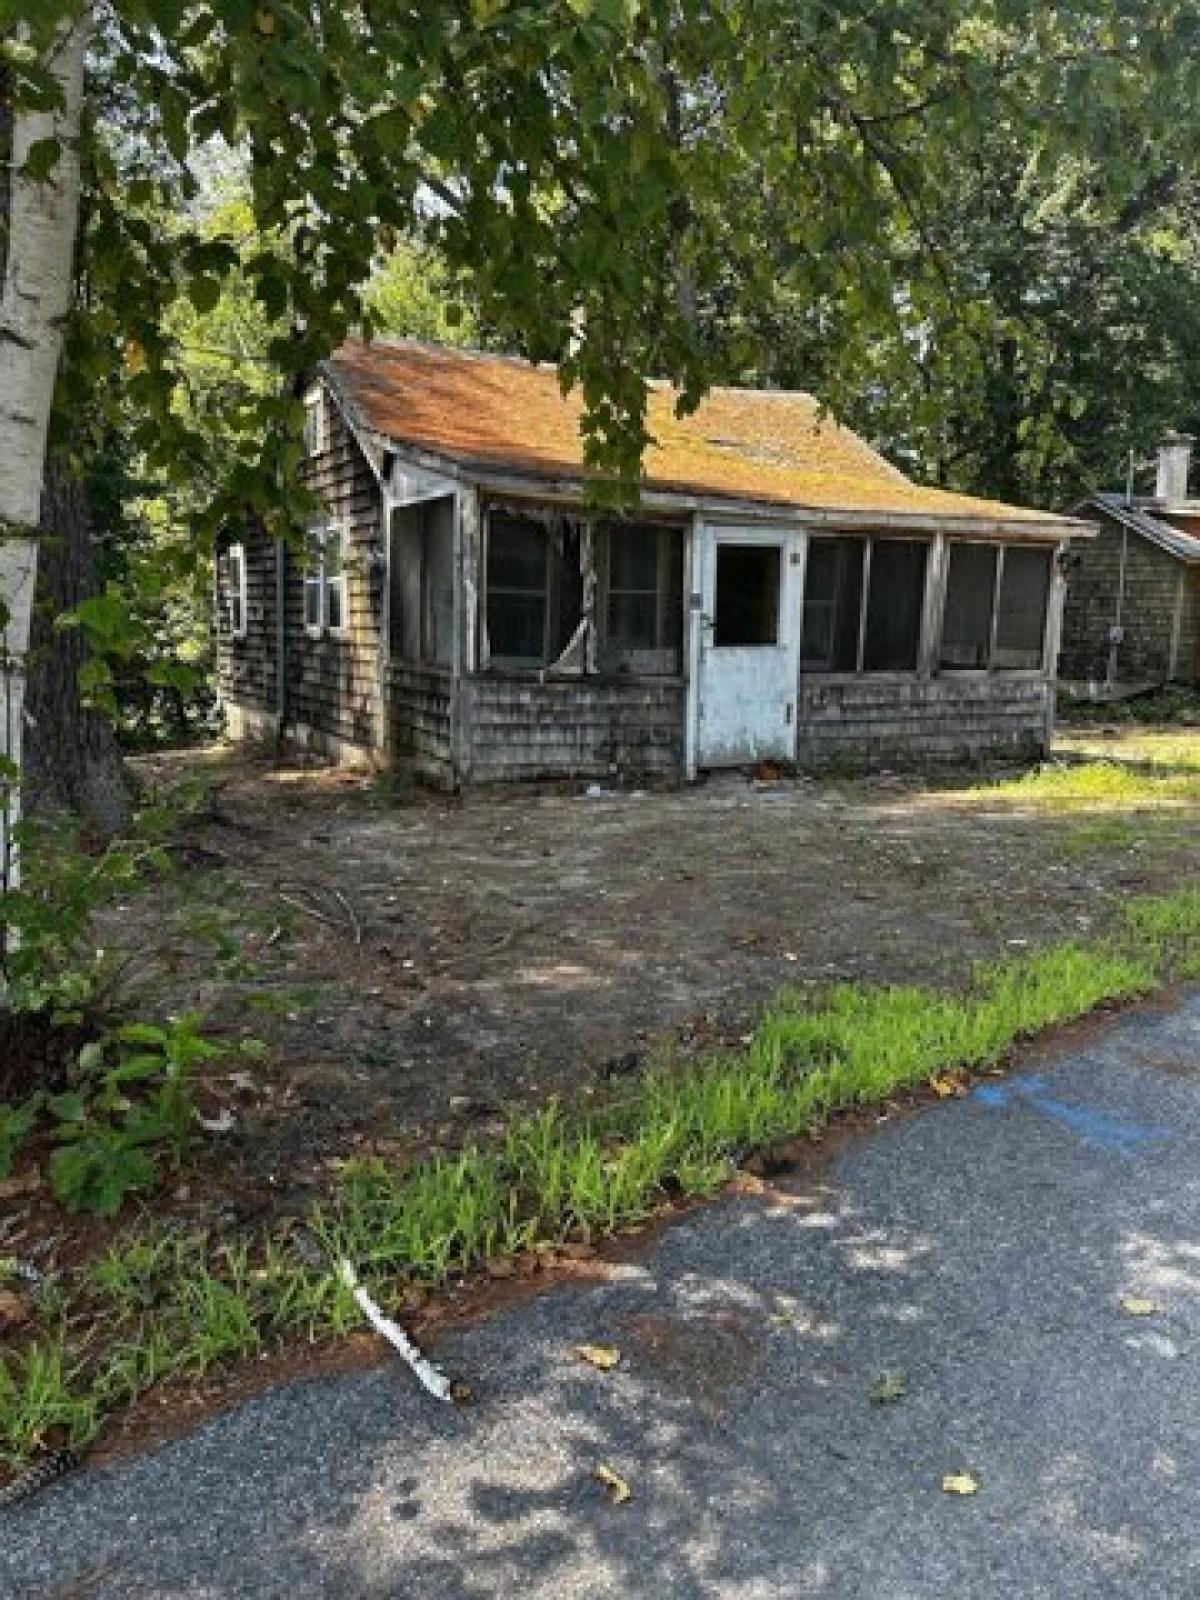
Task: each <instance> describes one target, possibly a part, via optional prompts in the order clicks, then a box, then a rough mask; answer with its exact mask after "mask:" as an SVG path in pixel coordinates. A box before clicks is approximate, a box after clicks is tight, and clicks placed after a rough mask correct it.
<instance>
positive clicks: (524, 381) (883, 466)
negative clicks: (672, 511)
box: [323, 341, 1086, 536]
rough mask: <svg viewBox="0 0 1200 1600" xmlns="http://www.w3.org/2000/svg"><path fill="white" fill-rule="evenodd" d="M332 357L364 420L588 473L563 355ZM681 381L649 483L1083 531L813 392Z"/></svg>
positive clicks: (395, 433) (781, 502) (540, 467)
mask: <svg viewBox="0 0 1200 1600" xmlns="http://www.w3.org/2000/svg"><path fill="white" fill-rule="evenodd" d="M323 370H324V372H325V374H326V376H328V377H329V378H330V379H331V381H332V383H333V386H334V388H335V389H336V390H337V391H338V393H339V394H340V396H341V397H342V399H343V401H344V402H345V403H346V405H347V407H348V410H349V412H350V415H351V418H352V420H357V422H358V423H359V425H360V426H363V427H365V428H368V429H369V430H371V431H372V432H374V433H376V434H378V435H381V436H383V437H384V438H386V439H388V440H390V441H392V442H394V443H396V444H398V445H401V446H403V445H406V444H407V445H409V446H411V447H415V448H418V449H421V450H423V451H427V452H429V453H430V454H433V455H436V456H439V457H441V458H443V459H448V460H450V461H452V462H455V463H457V464H459V465H460V466H463V467H466V468H473V469H476V470H477V471H479V470H482V471H484V472H487V471H491V472H509V473H515V474H519V475H522V476H532V477H535V478H542V479H545V478H552V479H564V478H566V479H569V480H571V481H573V482H575V481H582V479H583V478H584V476H585V468H584V456H583V444H582V440H581V437H580V432H579V422H580V416H581V413H582V409H583V408H582V402H581V399H580V396H579V395H578V393H576V392H572V393H571V394H568V395H566V396H564V395H563V393H562V390H561V389H560V387H559V381H558V374H557V371H556V370H555V368H553V367H551V366H535V365H533V364H532V363H530V362H527V361H519V360H516V359H514V358H512V357H507V356H493V355H482V354H478V353H476V352H473V351H463V350H453V349H447V348H444V347H442V346H437V345H427V344H416V343H409V342H387V341H377V342H375V343H372V344H370V345H366V344H361V343H354V342H352V343H348V344H345V345H343V346H342V348H341V349H340V350H338V351H337V353H336V354H335V355H334V356H333V358H332V359H331V360H330V361H329V362H327V363H326V364H325V367H324V369H323ZM675 393H676V391H675V390H674V389H672V388H671V386H670V385H668V384H665V383H656V384H654V385H653V386H652V389H651V394H650V407H649V417H648V422H647V428H648V431H649V433H650V434H651V436H652V438H653V440H654V443H653V444H652V445H651V446H650V448H649V449H648V450H647V452H646V458H645V462H644V477H643V487H644V489H646V490H650V491H658V492H664V493H668V494H681V495H686V496H689V497H693V498H699V499H707V498H714V499H717V500H730V501H741V502H747V501H749V502H760V503H762V504H764V505H768V506H787V507H789V508H794V509H796V510H810V509H811V510H821V511H846V512H859V513H863V512H866V513H870V512H879V513H891V514H896V515H898V516H904V517H906V518H913V519H917V518H921V519H927V518H936V519H939V520H940V519H942V518H945V519H962V520H969V521H971V522H972V523H980V522H989V523H995V524H1003V525H1009V524H1014V523H1018V524H1021V526H1022V529H1023V530H1027V531H1028V532H1029V533H1032V534H1037V533H1041V534H1044V535H1045V534H1052V533H1058V534H1059V535H1060V536H1061V534H1062V533H1063V532H1064V531H1071V529H1070V527H1069V525H1068V523H1069V519H1067V518H1065V517H1062V516H1056V515H1051V514H1050V513H1048V512H1040V511H1030V510H1027V509H1025V508H1023V507H1019V506H1010V505H1002V504H1000V503H998V502H996V501H991V500H982V499H977V498H975V497H974V496H971V495H962V494H954V493H951V492H949V491H947V490H942V489H927V488H923V487H922V486H921V485H919V484H915V483H913V482H911V480H910V479H908V478H906V477H905V476H904V474H903V473H902V472H900V471H898V470H897V469H896V468H895V467H893V466H891V465H890V464H889V463H888V462H887V461H885V460H884V458H883V457H882V456H881V455H879V453H878V452H877V451H875V450H873V449H872V448H871V447H870V445H868V444H867V443H866V442H865V441H864V440H862V439H860V438H858V436H857V435H856V434H853V433H851V432H850V430H849V429H848V428H843V427H841V426H840V425H839V424H838V423H836V422H834V421H833V420H832V419H831V418H828V417H826V418H822V417H821V416H820V412H819V407H818V404H817V401H816V400H815V399H814V398H813V397H812V396H811V395H808V394H802V393H792V392H783V391H779V390H767V389H713V390H711V391H710V392H709V394H708V395H707V396H706V397H705V399H704V400H703V401H702V402H701V404H700V407H699V409H698V410H696V411H695V412H693V413H692V414H691V415H690V416H686V417H677V416H676V415H675ZM1076 531H1078V532H1080V533H1082V532H1085V531H1086V529H1085V526H1084V525H1083V524H1082V523H1081V524H1078V525H1077V528H1076Z"/></svg>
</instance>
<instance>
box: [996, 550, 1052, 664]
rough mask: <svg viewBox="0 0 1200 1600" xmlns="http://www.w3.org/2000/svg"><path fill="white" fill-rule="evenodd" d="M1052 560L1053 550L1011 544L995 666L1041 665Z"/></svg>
mask: <svg viewBox="0 0 1200 1600" xmlns="http://www.w3.org/2000/svg"><path fill="white" fill-rule="evenodd" d="M1052 559H1053V557H1052V555H1051V552H1050V551H1049V550H1028V549H1025V548H1023V547H1022V546H1020V545H1009V546H1008V547H1007V548H1006V549H1005V552H1004V568H1003V570H1002V572H1001V574H1000V599H999V603H998V606H997V617H996V654H995V657H994V660H993V665H994V666H997V667H1009V668H1037V667H1040V666H1041V664H1042V641H1043V639H1044V637H1045V629H1046V602H1047V599H1048V597H1049V593H1050V563H1051V560H1052Z"/></svg>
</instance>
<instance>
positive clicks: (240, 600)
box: [225, 544, 247, 639]
mask: <svg viewBox="0 0 1200 1600" xmlns="http://www.w3.org/2000/svg"><path fill="white" fill-rule="evenodd" d="M246 589H247V585H246V546H245V545H244V544H231V545H230V546H229V549H228V550H227V551H226V552H225V615H226V617H227V618H228V620H229V636H230V638H231V639H244V638H245V637H246V616H247V605H246V598H247V596H246Z"/></svg>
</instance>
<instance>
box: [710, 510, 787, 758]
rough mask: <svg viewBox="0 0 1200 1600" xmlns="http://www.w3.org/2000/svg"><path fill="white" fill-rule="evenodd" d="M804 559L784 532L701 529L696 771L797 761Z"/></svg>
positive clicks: (781, 530) (775, 529)
mask: <svg viewBox="0 0 1200 1600" xmlns="http://www.w3.org/2000/svg"><path fill="white" fill-rule="evenodd" d="M803 550H804V542H803V538H802V536H801V535H800V534H798V533H792V532H790V531H788V530H785V529H780V528H774V529H758V528H722V527H711V526H703V525H702V526H701V527H700V528H698V529H697V537H696V557H697V564H696V575H697V578H698V579H699V583H698V586H697V588H698V594H699V598H700V617H699V638H698V641H697V650H696V656H695V678H694V689H693V693H694V695H695V702H696V704H695V711H696V722H695V744H694V749H695V765H696V766H698V767H736V766H743V765H746V764H748V763H750V762H754V761H762V760H765V759H770V758H774V759H776V760H791V758H792V757H793V756H794V755H795V750H796V690H797V682H798V677H799V668H800V594H801V588H802V585H803V568H802V562H803Z"/></svg>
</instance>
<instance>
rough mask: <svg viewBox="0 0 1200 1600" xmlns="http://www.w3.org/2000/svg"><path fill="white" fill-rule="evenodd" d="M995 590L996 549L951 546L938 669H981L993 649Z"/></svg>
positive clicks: (978, 546)
mask: <svg viewBox="0 0 1200 1600" xmlns="http://www.w3.org/2000/svg"><path fill="white" fill-rule="evenodd" d="M995 590H996V549H995V547H994V546H993V545H986V544H952V545H951V546H950V564H949V568H948V571H947V574H946V605H945V610H944V611H943V614H942V646H941V652H940V654H939V657H938V665H939V666H940V667H942V668H943V669H944V670H945V671H950V672H953V671H955V670H957V671H960V672H962V671H970V670H971V669H983V668H986V666H987V664H988V657H989V655H990V654H991V648H992V599H993V596H994V594H995Z"/></svg>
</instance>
